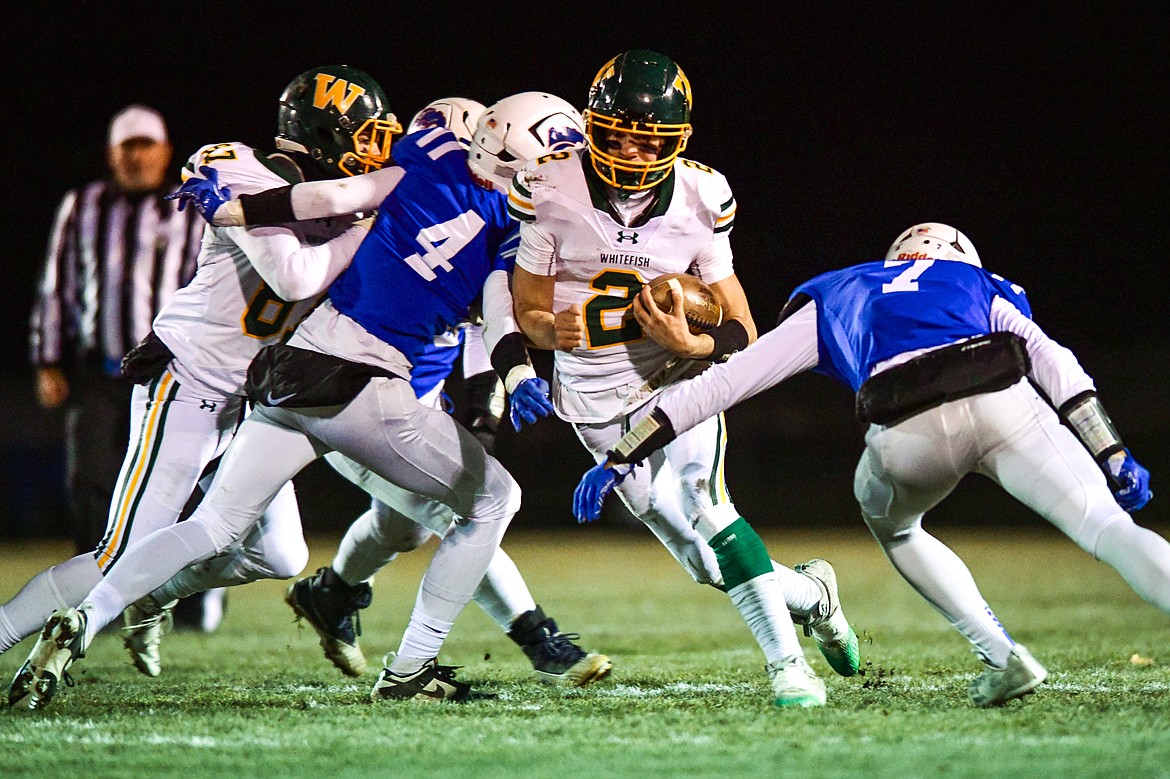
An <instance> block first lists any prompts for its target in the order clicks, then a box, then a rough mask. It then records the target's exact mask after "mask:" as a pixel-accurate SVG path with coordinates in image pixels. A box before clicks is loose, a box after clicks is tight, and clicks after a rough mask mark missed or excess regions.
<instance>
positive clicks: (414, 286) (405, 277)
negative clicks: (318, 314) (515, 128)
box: [329, 128, 515, 364]
mask: <svg viewBox="0 0 1170 779" xmlns="http://www.w3.org/2000/svg"><path fill="white" fill-rule="evenodd" d="M393 154H394V161H395V162H396V163H397V164H398V165H399V166H400V167H402V169H403V170H404V172H405V175H404V176H403V178H402V179H401V181H399V182H398V185H397V186H396V187H395V188H394V190H393V191H392V192H391V193H390V194H389V195H387V196H386V199H385V200H383V201H382V203H381V204H380V205H379V207H378V216H377V218H376V219H375V221H374V227H373V229H371V230H370V233H369V235H367V236H366V238H365V240H364V241H362V245H361V246H360V247H359V248H358V250H357V253H356V254H354V257H353V262H351V263H350V265H349V267H348V268H346V270H345V271H344V272H343V273H342V274H341V275H340V276H338V277H337V280H336V281H334V282H333V284H332V285H331V286H330V287H329V298H330V299H331V300H332V302H333V306H334V307H335V308H336V309H337V310H338V311H340V312H341V313H343V314H345V315H346V316H348V317H350V318H351V319H353V320H354V321H356V322H357V323H358V324H360V325H361V326H362V327H363V328H365V329H366V330H367V331H368V332H370V333H371V334H373V335H375V336H376V337H378V338H380V339H381V340H383V341H385V342H386V343H388V344H390V345H391V346H393V347H394V348H396V349H398V351H400V352H402V354H403V355H404V356H405V357H406V358H407V359H408V360H410V361H411V363H412V364H413V363H414V362H415V361H416V359H417V358H418V356H419V355H420V354H421V353H422V352H423V351H424V350H425V349H427V348H428V347H430V346H431V345H432V344H433V342H434V340H435V336H437V335H439V334H440V333H443V332H446V331H447V330H450V329H451V328H453V327H455V326H457V325H458V324H459V323H460V322H461V321H463V320H464V319H466V318H467V313H468V307H469V306H470V305H471V303H472V302H473V301H474V300H475V299H476V297H478V296H479V294H480V292H481V291H482V290H483V284H484V281H485V280H486V279H487V277H488V274H489V273H491V271H492V270H494V269H495V268H496V267H497V265H496V262H497V252H498V251H499V248H500V245H501V243H502V242H503V240H504V238H505V237H507V235H508V233H509V232H510V231H511V230H512V229H514V227H515V222H513V221H511V219H510V218H509V217H508V215H507V212H506V210H505V202H506V196H505V195H504V194H503V193H500V192H495V191H491V190H487V189H484V188H483V187H480V186H479V185H477V184H475V183H474V182H473V181H472V180H471V175H470V173H469V172H468V170H467V152H466V149H465V148H464V147H463V145H462V144H460V143H459V141H458V140H457V139H456V138H455V136H454V135H453V134H452V133H451V132H450V131H448V130H445V129H443V128H433V129H429V130H422V131H419V132H416V133H411V134H410V135H406V136H404V137H402V138H401V139H399V140H397V141H395V142H394V147H393Z"/></svg>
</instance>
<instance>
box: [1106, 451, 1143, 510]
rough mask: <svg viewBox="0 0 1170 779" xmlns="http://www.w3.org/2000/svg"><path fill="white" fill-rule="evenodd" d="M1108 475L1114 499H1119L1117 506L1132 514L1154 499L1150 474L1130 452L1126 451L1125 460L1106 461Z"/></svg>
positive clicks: (1113, 458)
mask: <svg viewBox="0 0 1170 779" xmlns="http://www.w3.org/2000/svg"><path fill="white" fill-rule="evenodd" d="M1105 471H1106V475H1107V476H1108V477H1109V487H1110V489H1112V490H1113V497H1115V498H1117V505H1119V506H1121V507H1122V508H1123V509H1125V510H1126V511H1128V512H1129V513H1130V514H1132V513H1134V512H1135V511H1137V510H1138V509H1140V508H1142V507H1143V506H1145V505H1146V504H1147V503H1149V502H1150V498H1152V497H1154V493H1152V492H1150V472H1149V471H1147V470H1146V469H1145V468H1143V467H1142V466H1141V464H1140V463H1138V461H1137V460H1135V459H1133V455H1131V454H1130V453H1129V450H1128V449H1126V450H1125V459H1124V460H1120V459H1117V458H1116V457H1111V458H1109V459H1108V460H1106V461H1105Z"/></svg>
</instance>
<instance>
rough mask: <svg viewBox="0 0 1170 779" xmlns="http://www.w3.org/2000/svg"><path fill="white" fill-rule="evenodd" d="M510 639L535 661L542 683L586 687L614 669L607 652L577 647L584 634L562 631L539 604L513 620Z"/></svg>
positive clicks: (536, 674)
mask: <svg viewBox="0 0 1170 779" xmlns="http://www.w3.org/2000/svg"><path fill="white" fill-rule="evenodd" d="M508 638H510V639H512V640H513V641H515V642H516V643H517V644H518V645H519V646H520V648H521V649H522V650H524V654H525V655H527V657H528V659H529V660H530V661H532V673H533V675H534V676H536V678H537V679H539V680H540V681H542V682H546V683H548V684H559V685H566V686H573V687H584V686H586V685H588V684H590V683H592V682H595V681H597V680H598V679H601V678H602V677H604V676H606V675H607V674H608V673H609V672H610V670H612V669H613V663H612V662H610V659H609V657H608V656H607V655H603V654H599V653H597V652H586V651H585V650H584V649H582V648H581V647H579V646H577V645H576V644H575V643H573V642H574V641H577V640H578V639H580V638H581V636H580V635H579V634H577V633H562V632H560V630H559V629H558V628H557V623H556V622H555V621H553V620H552V619H551V618H549V617H547V616H545V613H544V611H543V610H542V609H541V608H540V606H537V607H536V608H535V609H533V610H532V611H526V612H524V613H523V614H521V615H520V616H519V617H518V618H517V619H516V621H515V622H513V623H512V629H511V630H510V631H508Z"/></svg>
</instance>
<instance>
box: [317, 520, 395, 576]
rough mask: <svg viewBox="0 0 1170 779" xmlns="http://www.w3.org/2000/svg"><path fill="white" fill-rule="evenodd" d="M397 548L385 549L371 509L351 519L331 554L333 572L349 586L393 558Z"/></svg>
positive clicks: (379, 568)
mask: <svg viewBox="0 0 1170 779" xmlns="http://www.w3.org/2000/svg"><path fill="white" fill-rule="evenodd" d="M397 556H398V553H397V552H393V551H388V548H387V546H386V545H385V544H384V543H383V542H382V538H381V534H379V532H378V525H377V515H376V514H375V513H374V511H373V510H372V509H371V510H369V511H367V512H365V513H364V514H362V515H361V516H360V517H358V518H357V519H355V520H354V521H353V524H351V525H350V526H349V529H348V530H346V531H345V535H344V536H342V537H341V543H340V544H338V545H337V554H336V555H335V556H334V558H333V565H332V566H331V567H332V568H333V572H334V573H336V574H337V575H338V576H339V577H341V580H342V581H343V582H345V583H346V584H348V585H350V586H351V587H352V586H353V585H355V584H360V583H361V582H365V581H369V580H370V579H372V578H373V577H374V574H376V573H377V572H378V571H380V570H382V568H384V567H385V566H387V565H389V564H390V563H391V562H393V560H394V558H395V557H397Z"/></svg>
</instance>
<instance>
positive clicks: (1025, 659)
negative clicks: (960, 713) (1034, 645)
mask: <svg viewBox="0 0 1170 779" xmlns="http://www.w3.org/2000/svg"><path fill="white" fill-rule="evenodd" d="M1047 678H1048V671H1047V669H1045V668H1044V666H1042V665H1040V663H1038V662H1036V659H1035V658H1034V657H1032V653H1031V652H1029V651H1028V649H1027V647H1025V646H1024V645H1023V644H1016V645H1015V646H1014V647H1012V653H1011V654H1010V655H1008V662H1007V667H1006V668H987V669H985V670H984V671H983V673H981V674H979V675H978V676H976V677H975V679H974V681H972V682H971V686H970V687H969V688H967V694H968V696H970V698H971V703H972V705H974V706H977V707H978V708H980V709H986V708H989V707H991V706H1002V705H1004V704H1005V703H1007V702H1008V701H1010V700H1012V699H1013V698H1022V697H1024V696H1025V695H1031V694H1032V693H1034V692H1035V691H1036V688H1037V687H1039V686H1040V685H1041V683H1043V681H1044V680H1045V679H1047Z"/></svg>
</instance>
